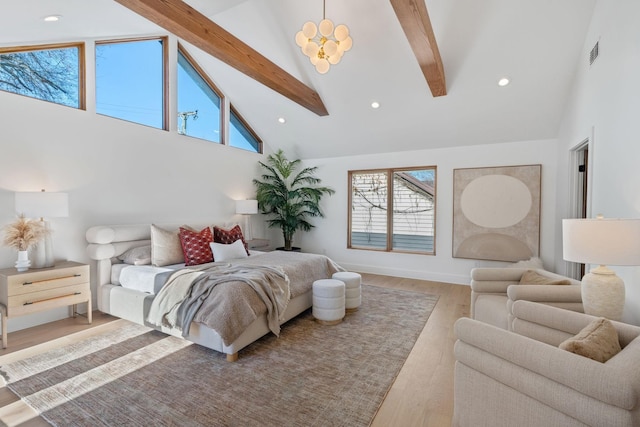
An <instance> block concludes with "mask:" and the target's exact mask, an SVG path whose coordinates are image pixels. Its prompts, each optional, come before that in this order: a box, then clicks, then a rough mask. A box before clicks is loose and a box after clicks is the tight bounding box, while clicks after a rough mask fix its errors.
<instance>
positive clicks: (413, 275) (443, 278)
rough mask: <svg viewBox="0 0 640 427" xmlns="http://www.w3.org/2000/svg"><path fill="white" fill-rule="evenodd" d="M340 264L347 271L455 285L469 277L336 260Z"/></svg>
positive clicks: (465, 283) (467, 280) (464, 283)
mask: <svg viewBox="0 0 640 427" xmlns="http://www.w3.org/2000/svg"><path fill="white" fill-rule="evenodd" d="M338 264H339V265H340V266H342V267H343V268H345V269H346V270H348V271H357V272H360V273H371V274H380V275H383V276H395V277H405V278H407V279H418V280H431V281H433V282H444V283H453V284H456V285H467V286H468V285H469V284H470V282H471V278H470V277H469V276H468V275H462V274H447V273H437V272H431V271H422V270H407V269H404V268H403V269H399V268H389V267H379V266H374V265H360V264H350V263H344V262H338Z"/></svg>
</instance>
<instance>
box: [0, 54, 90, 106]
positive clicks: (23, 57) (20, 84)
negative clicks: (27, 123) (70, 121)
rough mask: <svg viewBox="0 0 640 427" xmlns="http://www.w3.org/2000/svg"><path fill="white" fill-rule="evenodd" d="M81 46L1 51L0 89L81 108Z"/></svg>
mask: <svg viewBox="0 0 640 427" xmlns="http://www.w3.org/2000/svg"><path fill="white" fill-rule="evenodd" d="M83 58H84V45H83V44H67V45H47V46H31V47H22V48H15V47H14V48H0V89H1V90H4V91H7V92H12V93H16V94H19V95H25V96H29V97H32V98H37V99H41V100H44V101H50V102H55V103H56V104H61V105H66V106H68V107H74V108H84V95H83V94H82V86H81V77H82V76H83V70H84V64H83V62H84V61H83Z"/></svg>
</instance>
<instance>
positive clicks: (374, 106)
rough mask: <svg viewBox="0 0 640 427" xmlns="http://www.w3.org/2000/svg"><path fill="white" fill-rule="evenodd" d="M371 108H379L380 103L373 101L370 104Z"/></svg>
mask: <svg viewBox="0 0 640 427" xmlns="http://www.w3.org/2000/svg"><path fill="white" fill-rule="evenodd" d="M371 108H380V103H379V102H378V101H373V102H372V103H371Z"/></svg>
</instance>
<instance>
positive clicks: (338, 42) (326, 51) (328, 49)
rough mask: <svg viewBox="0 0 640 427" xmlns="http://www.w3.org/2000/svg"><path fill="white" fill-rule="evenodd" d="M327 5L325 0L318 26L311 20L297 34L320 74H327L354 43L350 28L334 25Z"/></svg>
mask: <svg viewBox="0 0 640 427" xmlns="http://www.w3.org/2000/svg"><path fill="white" fill-rule="evenodd" d="M325 7H326V5H325V0H323V2H322V21H320V23H319V24H318V26H317V27H316V24H314V23H313V22H311V21H309V22H306V23H305V24H304V25H303V26H302V31H298V33H297V34H296V44H297V45H298V46H300V49H302V53H304V54H305V55H306V56H308V57H309V60H310V61H311V63H312V64H313V65H314V66H315V67H316V71H318V72H319V73H320V74H325V73H326V72H327V71H329V68H330V67H331V65H336V64H337V63H338V62H340V59H342V55H344V53H345V52H346V51H348V50H349V49H351V45H352V44H353V40H352V39H351V37H350V36H349V28H347V26H346V25H344V24H341V25H338V26H336V27H334V25H333V22H331V20H330V19H326V17H325Z"/></svg>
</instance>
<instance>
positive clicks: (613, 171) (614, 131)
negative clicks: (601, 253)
mask: <svg viewBox="0 0 640 427" xmlns="http://www.w3.org/2000/svg"><path fill="white" fill-rule="evenodd" d="M638 22H640V2H638V1H637V0H620V1H614V2H612V1H603V0H599V1H598V2H597V4H596V8H595V10H594V14H593V18H592V22H591V25H590V27H589V30H588V33H587V36H586V38H585V44H584V47H583V49H582V50H583V52H582V56H581V58H582V61H581V63H580V64H579V65H578V68H577V70H576V78H575V86H574V89H573V93H572V95H571V98H570V99H571V101H570V103H569V105H568V107H567V109H566V114H565V117H564V119H563V125H562V129H561V132H560V134H559V141H560V144H559V152H558V159H559V160H558V168H559V173H558V175H559V178H560V179H561V181H562V183H563V184H562V185H561V186H560V187H559V188H561V191H560V192H559V193H558V206H559V210H558V214H559V217H558V221H557V223H558V224H559V223H560V219H561V218H566V217H568V212H569V211H568V205H567V201H568V194H569V193H568V191H569V184H568V182H567V179H566V176H567V175H568V174H567V173H566V170H567V167H568V165H569V163H568V162H569V160H568V152H569V150H570V149H571V147H574V146H575V145H576V144H578V143H580V142H581V141H582V140H584V139H585V138H590V137H591V134H592V132H593V138H592V142H593V149H592V150H591V151H590V153H589V154H590V158H591V162H592V167H593V169H592V176H591V178H592V186H591V191H592V193H591V195H592V198H591V212H592V213H593V215H595V214H600V213H601V214H603V215H604V216H605V217H609V218H615V217H618V218H640V186H639V184H640V167H638V161H639V159H640V143H639V140H640V127H639V126H638V125H639V123H640V121H639V118H640V78H639V77H638V76H640V41H639V40H640V26H639V25H638ZM596 41H599V51H600V55H599V57H598V59H596V61H595V62H594V63H593V65H592V66H589V63H588V58H589V51H590V50H591V48H592V47H593V45H594V44H595V43H596ZM639 238H640V236H639ZM561 245H562V243H561V240H560V236H558V238H557V239H556V248H558V249H557V251H556V254H557V255H556V257H557V259H556V265H557V266H558V268H559V269H561V268H564V267H565V264H566V263H565V262H564V261H563V260H562V251H561V249H560V248H561ZM612 268H613V269H614V270H616V272H617V273H618V275H619V276H620V277H622V278H623V280H624V281H625V283H626V292H627V300H626V306H625V312H624V314H623V320H624V321H626V322H629V323H633V324H637V325H640V268H639V267H612Z"/></svg>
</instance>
